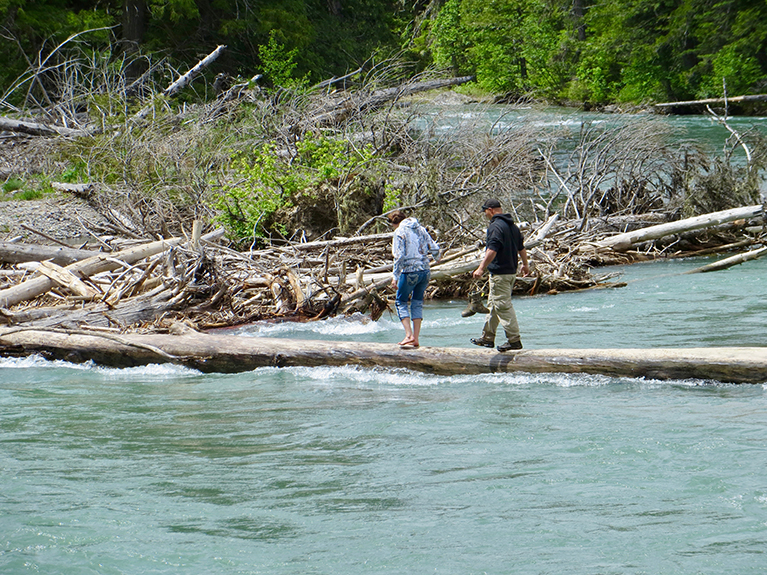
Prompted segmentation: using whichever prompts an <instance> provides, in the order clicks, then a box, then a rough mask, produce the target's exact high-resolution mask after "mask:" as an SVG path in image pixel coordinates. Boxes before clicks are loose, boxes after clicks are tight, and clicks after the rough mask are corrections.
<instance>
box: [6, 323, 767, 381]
mask: <svg viewBox="0 0 767 575" xmlns="http://www.w3.org/2000/svg"><path fill="white" fill-rule="evenodd" d="M0 353H2V354H4V355H31V354H33V353H39V354H42V355H43V356H45V357H47V358H50V359H64V360H67V361H72V362H84V361H91V360H92V361H95V362H96V363H98V364H101V365H106V366H112V367H130V366H136V365H146V364H149V363H158V362H159V363H167V362H172V363H176V364H180V365H186V366H188V367H192V368H195V369H199V370H201V371H204V372H209V373H210V372H224V373H232V372H242V371H250V370H252V369H255V368H257V367H265V366H273V367H289V366H310V367H311V366H320V365H336V366H342V365H357V366H361V367H386V368H402V367H404V368H407V369H412V370H414V371H421V372H426V373H434V374H444V375H455V374H479V373H504V372H507V373H511V372H528V373H552V372H553V373H590V374H605V375H610V376H625V377H649V378H653V379H686V378H699V379H707V380H710V379H715V380H719V381H726V382H734V383H762V382H765V381H767V348H755V347H751V348H710V349H700V348H698V349H580V350H579V349H539V350H526V351H519V352H515V353H498V352H496V351H495V350H488V349H474V348H472V349H466V348H446V347H421V348H418V349H411V350H403V349H400V348H399V346H397V345H396V344H394V343H391V344H386V343H362V342H339V341H315V340H306V341H303V340H291V339H279V338H275V339H272V338H254V337H240V336H228V335H209V334H202V333H194V334H191V335H186V334H184V335H157V334H155V335H140V334H122V335H116V334H114V335H113V334H98V335H96V334H92V333H85V332H67V331H63V330H59V331H51V330H40V329H27V328H10V329H4V330H2V329H0Z"/></svg>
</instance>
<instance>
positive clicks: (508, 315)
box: [482, 274, 520, 342]
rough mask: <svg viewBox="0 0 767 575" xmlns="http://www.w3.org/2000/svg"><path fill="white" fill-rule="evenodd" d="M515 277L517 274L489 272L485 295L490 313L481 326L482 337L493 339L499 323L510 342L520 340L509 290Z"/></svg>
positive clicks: (512, 287) (512, 286)
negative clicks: (487, 292)
mask: <svg viewBox="0 0 767 575" xmlns="http://www.w3.org/2000/svg"><path fill="white" fill-rule="evenodd" d="M516 279H517V274H490V294H489V295H488V296H487V308H488V309H489V310H490V314H489V315H488V316H487V320H486V321H485V326H484V327H483V328H482V339H486V340H488V341H495V332H496V330H497V329H498V324H500V325H501V327H503V329H504V331H505V332H506V338H507V339H508V340H509V341H510V342H517V341H519V340H520V337H519V324H518V323H517V314H516V313H515V312H514V306H512V305H511V291H512V289H514V280H516Z"/></svg>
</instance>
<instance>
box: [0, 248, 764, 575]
mask: <svg viewBox="0 0 767 575" xmlns="http://www.w3.org/2000/svg"><path fill="white" fill-rule="evenodd" d="M707 261H710V260H700V259H699V260H685V261H671V262H659V263H651V264H639V265H634V266H630V267H626V268H617V269H618V270H619V271H621V272H622V274H623V275H622V277H621V278H620V279H621V280H623V281H626V282H627V283H628V285H627V286H626V287H624V288H617V289H607V290H599V291H586V292H580V293H571V294H560V295H557V296H538V297H531V298H516V299H515V307H516V310H517V314H518V317H519V322H520V327H521V330H522V336H523V343H524V344H525V347H526V348H531V349H532V348H547V347H677V346H678V347H681V346H715V345H722V346H741V345H742V346H764V345H767V335H765V333H767V332H766V331H765V328H764V326H765V325H766V324H767V295H766V294H765V288H764V286H765V283H764V277H765V274H766V273H767V260H759V261H754V262H749V263H747V264H744V265H741V266H737V267H735V268H731V269H729V270H726V271H721V272H715V273H709V274H694V275H684V274H683V273H682V272H684V271H686V270H689V269H691V268H694V267H697V266H699V265H702V264H703V263H706V262H707ZM610 271H615V269H613V270H610ZM463 306H464V302H462V301H455V302H437V303H429V304H427V306H426V309H425V313H426V319H425V322H424V328H423V334H422V344H423V345H440V346H442V345H450V346H467V347H468V346H469V345H470V344H469V343H468V339H469V338H470V337H473V336H476V335H479V331H480V329H481V325H482V321H483V318H482V317H481V316H474V317H470V318H461V316H460V311H461V309H462V308H463ZM238 333H239V334H240V335H241V336H242V337H259V336H269V337H289V338H320V339H327V340H350V339H353V340H365V341H378V342H391V343H392V345H394V344H395V342H396V341H399V338H401V327H400V326H399V324H398V322H397V321H396V318H395V317H392V316H390V315H389V314H385V315H384V317H383V318H382V319H381V320H380V321H378V322H369V321H364V320H363V319H361V318H350V319H333V320H330V321H326V322H317V323H312V324H279V325H274V324H271V325H256V326H250V327H248V328H243V329H241V330H239V332H238ZM403 353H406V352H403ZM766 391H767V388H766V386H765V385H761V384H757V385H732V384H723V383H719V382H715V381H702V380H684V381H653V380H645V379H630V378H611V377H603V376H587V375H567V374H559V375H546V374H538V375H528V374H514V375H512V374H508V375H500V374H495V375H484V376H455V377H441V376H431V375H425V374H419V373H415V372H411V371H408V370H406V369H402V370H383V369H357V368H354V367H343V368H322V367H319V368H288V369H273V368H266V369H257V370H255V371H251V372H247V373H240V374H232V375H222V374H218V375H217V374H208V375H204V374H201V373H198V372H195V371H192V370H188V369H183V368H178V367H172V366H160V365H155V366H148V367H144V368H136V369H122V370H117V369H104V368H100V367H96V366H93V365H73V364H68V363H62V362H47V361H44V360H42V359H40V358H34V357H33V358H26V359H0V573H3V574H9V575H11V574H12V575H16V574H22V573H46V574H72V575H83V574H88V573H93V574H99V575H111V574H139V573H140V574H147V573H157V574H160V573H163V574H164V573H169V574H170V573H173V574H200V575H217V574H221V575H229V574H261V573H264V574H286V575H287V574H299V573H300V574H328V575H330V574H333V575H346V574H348V575H359V574H361V573H387V574H389V573H391V574H416V573H446V574H475V573H476V574H480V573H491V574H516V573H519V574H541V575H543V574H560V573H570V574H576V575H579V574H583V575H593V574H621V575H625V574H653V575H657V574H712V575H713V574H716V575H722V574H733V575H746V574H756V573H764V572H765V565H767V557H765V552H766V551H767V475H765V468H766V467H765V464H767V453H766V448H765V445H767V393H766Z"/></svg>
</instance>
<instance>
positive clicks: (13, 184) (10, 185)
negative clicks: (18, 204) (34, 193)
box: [2, 178, 24, 194]
mask: <svg viewBox="0 0 767 575" xmlns="http://www.w3.org/2000/svg"><path fill="white" fill-rule="evenodd" d="M23 187H24V182H23V180H19V179H18V178H11V179H10V180H8V181H7V182H5V183H4V184H3V186H2V189H3V193H4V194H10V193H13V192H15V191H16V190H20V189H21V188H23Z"/></svg>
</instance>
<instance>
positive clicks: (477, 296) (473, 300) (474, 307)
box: [461, 291, 490, 317]
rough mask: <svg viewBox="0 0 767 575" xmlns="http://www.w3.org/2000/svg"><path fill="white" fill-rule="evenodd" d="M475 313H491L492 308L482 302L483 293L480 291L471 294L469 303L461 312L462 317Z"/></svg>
mask: <svg viewBox="0 0 767 575" xmlns="http://www.w3.org/2000/svg"><path fill="white" fill-rule="evenodd" d="M475 313H490V310H489V309H487V308H486V307H485V304H484V303H482V293H481V292H478V291H475V292H471V293H470V294H469V303H468V304H467V305H466V309H464V310H463V311H462V312H461V317H471V316H473V315H474V314H475Z"/></svg>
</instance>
